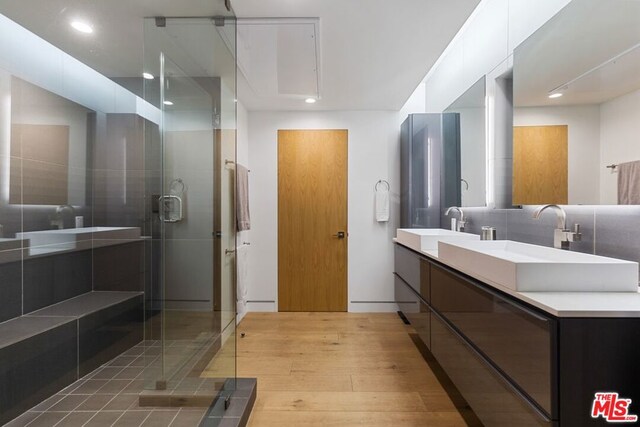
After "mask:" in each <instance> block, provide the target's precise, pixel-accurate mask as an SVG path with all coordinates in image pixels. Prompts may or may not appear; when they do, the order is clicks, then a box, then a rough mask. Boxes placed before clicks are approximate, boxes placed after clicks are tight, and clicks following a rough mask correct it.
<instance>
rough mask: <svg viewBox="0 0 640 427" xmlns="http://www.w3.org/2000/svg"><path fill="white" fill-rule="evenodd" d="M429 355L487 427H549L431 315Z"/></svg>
mask: <svg viewBox="0 0 640 427" xmlns="http://www.w3.org/2000/svg"><path fill="white" fill-rule="evenodd" d="M431 352H432V354H433V355H434V357H435V358H436V359H437V360H438V363H439V364H440V365H441V366H442V368H443V369H444V370H445V372H446V373H447V375H448V376H449V378H451V380H452V381H453V383H454V384H455V385H456V387H457V388H458V390H459V391H460V393H461V394H462V395H463V396H464V398H465V400H466V401H467V403H469V405H470V406H471V408H472V409H473V411H474V412H475V414H476V415H477V416H478V418H479V419H480V420H481V421H482V423H483V424H484V425H485V426H487V427H495V426H500V427H513V426H518V427H527V426H552V425H553V424H552V423H551V422H550V421H549V420H548V418H546V417H544V416H543V415H541V414H539V413H538V411H537V410H536V409H534V408H533V407H532V406H531V405H530V404H528V402H527V400H526V399H523V398H522V397H521V396H520V394H519V392H518V391H517V390H516V389H515V388H514V387H513V385H512V384H511V383H509V382H508V381H506V380H505V378H504V377H503V376H502V375H501V374H500V373H499V372H498V371H497V370H496V368H495V367H494V366H492V365H491V364H490V363H488V362H487V360H486V359H485V358H484V357H483V356H482V355H481V354H480V353H479V352H478V351H477V350H476V349H475V348H474V347H473V346H472V345H471V344H469V343H468V341H467V340H466V339H464V337H462V336H461V335H460V334H459V333H458V332H457V331H456V330H455V329H454V328H453V327H451V326H450V325H449V324H448V323H447V322H446V321H445V320H443V319H442V317H440V316H438V315H437V314H435V313H433V314H432V322H431Z"/></svg>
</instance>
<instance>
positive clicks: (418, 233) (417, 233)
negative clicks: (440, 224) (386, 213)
mask: <svg viewBox="0 0 640 427" xmlns="http://www.w3.org/2000/svg"><path fill="white" fill-rule="evenodd" d="M459 240H462V241H465V240H480V236H478V235H477V234H470V233H461V232H459V231H451V230H445V229H442V228H399V229H398V230H397V231H396V241H397V242H398V243H401V244H402V245H404V246H407V247H409V248H411V249H413V250H414V251H418V252H422V251H437V250H438V242H440V241H443V242H451V241H459Z"/></svg>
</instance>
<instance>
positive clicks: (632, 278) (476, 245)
mask: <svg viewBox="0 0 640 427" xmlns="http://www.w3.org/2000/svg"><path fill="white" fill-rule="evenodd" d="M438 258H439V259H440V260H442V261H443V262H445V263H446V264H449V265H451V266H453V267H456V268H457V269H459V270H461V271H462V272H463V273H467V274H469V275H472V276H475V277H478V278H483V279H486V280H488V281H490V282H492V283H494V284H497V285H500V286H504V287H506V288H509V289H512V290H514V291H520V292H638V263H637V262H631V261H623V260H619V259H615V258H606V257H601V256H596V255H589V254H583V253H579V252H571V251H565V250H561V249H554V248H548V247H545V246H537V245H529V244H526V243H519V242H512V241H509V240H484V241H477V242H474V241H467V242H464V241H458V242H444V241H443V242H440V243H439V244H438Z"/></svg>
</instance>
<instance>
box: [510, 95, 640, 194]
mask: <svg viewBox="0 0 640 427" xmlns="http://www.w3.org/2000/svg"><path fill="white" fill-rule="evenodd" d="M639 111H640V110H639ZM513 125H514V126H545V125H546V126H551V125H567V126H568V127H569V159H568V160H569V164H568V168H569V183H568V184H569V204H570V205H581V204H588V205H597V204H600V198H599V196H598V195H599V194H600V191H599V189H600V176H599V174H594V173H593V171H596V170H599V168H600V107H599V106H598V105H584V106H566V107H564V106H558V107H527V108H516V109H514V116H513ZM639 158H640V157H639ZM594 197H596V198H595V199H594Z"/></svg>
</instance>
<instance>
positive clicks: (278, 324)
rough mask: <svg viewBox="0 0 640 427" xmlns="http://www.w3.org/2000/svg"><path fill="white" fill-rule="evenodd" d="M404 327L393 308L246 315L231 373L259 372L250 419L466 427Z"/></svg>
mask: <svg viewBox="0 0 640 427" xmlns="http://www.w3.org/2000/svg"><path fill="white" fill-rule="evenodd" d="M408 332H412V329H411V328H410V327H408V326H405V325H404V324H403V323H402V321H401V320H400V319H399V318H398V316H397V315H396V314H395V313H388V314H387V313H383V314H382V313H381V314H357V313H249V314H247V316H246V317H245V318H244V319H243V320H242V323H241V324H240V325H239V326H238V338H237V351H238V354H237V369H238V371H237V372H238V376H239V377H257V378H258V398H257V401H256V404H255V407H254V409H253V414H252V416H251V419H250V422H249V425H250V426H251V427H271V426H278V427H283V426H323V427H324V426H370V427H375V426H394V427H401V426H434V427H436V426H451V427H453V426H466V425H467V424H466V423H465V420H464V419H463V418H462V416H461V415H460V412H458V410H457V409H456V407H455V405H454V404H453V403H452V401H451V399H450V398H449V396H448V395H447V393H446V392H445V390H444V388H443V387H442V386H441V385H440V383H439V381H438V379H437V378H436V376H435V374H434V373H433V372H432V371H431V369H430V368H429V365H428V364H427V363H426V362H425V360H424V358H423V357H422V355H421V354H420V351H419V350H418V349H417V348H416V346H415V344H414V343H413V341H412V339H411V338H410V336H409V334H408ZM241 333H244V334H245V336H244V338H241V337H240V334H241ZM214 368H215V367H214V366H211V369H214Z"/></svg>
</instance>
